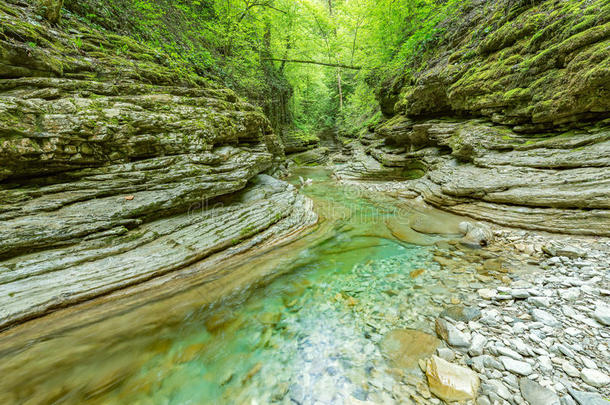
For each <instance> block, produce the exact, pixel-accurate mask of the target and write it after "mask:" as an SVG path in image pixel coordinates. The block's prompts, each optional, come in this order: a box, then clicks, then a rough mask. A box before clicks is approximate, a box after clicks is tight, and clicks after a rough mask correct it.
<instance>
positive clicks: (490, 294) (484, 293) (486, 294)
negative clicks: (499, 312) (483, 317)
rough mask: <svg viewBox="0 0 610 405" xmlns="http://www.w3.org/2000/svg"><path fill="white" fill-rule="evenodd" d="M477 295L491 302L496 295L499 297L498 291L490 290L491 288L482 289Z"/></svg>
mask: <svg viewBox="0 0 610 405" xmlns="http://www.w3.org/2000/svg"><path fill="white" fill-rule="evenodd" d="M477 293H478V294H479V296H480V297H481V298H483V299H485V300H491V299H493V298H494V297H495V296H496V295H498V292H497V291H496V290H493V289H490V288H481V289H479V290H477Z"/></svg>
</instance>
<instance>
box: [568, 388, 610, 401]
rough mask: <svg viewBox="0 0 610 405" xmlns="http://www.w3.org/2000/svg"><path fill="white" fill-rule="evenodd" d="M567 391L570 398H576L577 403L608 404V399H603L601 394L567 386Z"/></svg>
mask: <svg viewBox="0 0 610 405" xmlns="http://www.w3.org/2000/svg"><path fill="white" fill-rule="evenodd" d="M568 392H569V393H570V395H572V398H574V399H575V400H576V402H578V404H579V405H608V404H610V402H609V401H606V400H605V399H603V398H602V396H601V395H599V394H596V393H592V392H583V391H576V390H574V389H572V388H569V389H568Z"/></svg>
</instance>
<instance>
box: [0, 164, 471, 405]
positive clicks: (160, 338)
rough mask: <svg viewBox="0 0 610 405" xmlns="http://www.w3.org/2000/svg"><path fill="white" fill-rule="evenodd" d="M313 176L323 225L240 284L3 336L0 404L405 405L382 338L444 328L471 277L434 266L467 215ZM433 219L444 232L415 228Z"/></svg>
mask: <svg viewBox="0 0 610 405" xmlns="http://www.w3.org/2000/svg"><path fill="white" fill-rule="evenodd" d="M301 176H302V177H303V178H310V179H312V180H313V182H312V184H310V185H307V186H305V187H303V192H304V193H305V194H307V195H308V196H309V197H310V198H312V199H313V200H314V203H315V206H316V210H317V211H318V213H319V215H320V222H319V224H318V225H316V227H314V229H312V230H310V231H308V232H307V233H306V234H305V235H304V236H303V237H301V238H300V239H298V240H297V241H294V242H292V243H289V244H287V245H284V246H280V247H276V248H273V249H271V250H270V251H267V252H265V253H263V254H260V255H256V256H254V257H251V258H249V259H248V260H247V261H246V262H242V263H239V264H235V265H234V267H235V268H234V269H231V271H230V272H229V273H230V274H232V275H233V276H231V277H232V278H231V277H218V279H216V280H214V281H211V282H210V280H209V279H206V281H205V282H199V281H198V279H197V278H196V277H195V278H193V279H189V278H188V277H185V278H184V280H178V281H176V280H174V281H172V283H170V284H171V285H172V286H171V288H169V287H167V286H159V287H158V289H153V290H154V292H151V293H147V292H143V293H141V294H139V295H138V294H136V295H135V298H134V296H130V297H122V296H121V294H120V293H118V294H115V296H114V297H112V298H106V299H101V300H98V301H94V302H92V303H89V304H85V305H82V306H77V307H76V308H70V309H66V310H62V311H59V313H57V314H52V315H51V316H47V317H44V318H42V319H40V320H35V321H32V322H29V323H26V324H25V325H22V326H21V327H19V328H15V329H14V330H10V331H9V332H8V333H6V332H5V333H4V334H3V335H0V361H1V362H2V364H1V365H0V374H2V378H1V379H0V380H1V381H0V402H1V403H32V404H42V403H49V404H51V403H70V404H72V403H95V404H115V403H116V404H267V403H281V404H290V403H298V404H341V403H346V404H348V403H349V404H356V403H367V401H368V402H369V403H384V404H386V403H403V401H402V400H403V399H404V398H406V397H408V395H409V391H408V390H409V388H408V387H407V386H406V385H405V384H402V383H401V382H400V377H397V376H396V370H395V369H394V368H393V367H392V365H391V364H390V363H389V362H388V359H386V358H385V357H384V355H383V353H382V351H381V350H380V345H379V343H380V341H381V340H382V339H383V336H384V335H385V334H387V333H388V332H389V331H391V330H393V329H400V328H414V329H419V330H423V331H427V332H432V331H431V327H432V325H433V322H431V320H432V319H433V318H434V317H435V316H436V315H437V314H438V313H439V311H441V310H442V307H443V303H446V302H448V300H449V296H451V294H452V293H453V292H454V291H455V287H456V286H458V285H459V284H460V283H461V282H468V281H467V280H463V281H460V280H459V279H456V277H455V276H454V275H453V276H452V275H450V274H448V273H447V271H446V270H443V269H442V267H441V266H439V264H438V263H437V262H436V261H434V260H433V258H434V254H435V251H436V252H438V250H439V249H443V247H444V246H446V245H447V242H446V241H447V239H449V238H450V237H451V235H448V233H450V232H451V230H452V229H455V227H456V223H457V222H458V221H459V218H457V217H455V218H454V217H452V216H449V215H447V214H442V213H435V212H432V211H430V212H422V211H421V210H416V209H414V208H413V207H412V206H409V205H406V204H405V203H404V202H403V201H401V200H399V199H397V198H394V197H390V196H387V195H381V194H375V193H371V192H365V191H363V190H362V189H360V188H357V187H351V186H341V185H339V184H338V183H337V182H336V181H335V180H334V179H333V178H332V177H331V175H330V174H329V172H327V171H325V170H323V169H313V168H312V169H301V170H299V171H298V172H297V173H296V174H295V175H294V176H293V177H292V178H291V179H290V181H291V182H292V183H293V184H295V185H298V184H299V183H300V180H299V177H301ZM422 221H424V222H426V223H427V224H428V225H429V228H430V229H431V230H432V232H430V233H428V234H425V233H421V232H416V231H414V230H413V229H412V227H411V226H410V225H413V224H414V223H419V225H420V227H421V224H422ZM434 233H436V234H434ZM441 234H444V235H441ZM238 278H239V279H240V282H239V283H238V282H236V280H237V279H238ZM220 296H222V299H219V298H218V297H220Z"/></svg>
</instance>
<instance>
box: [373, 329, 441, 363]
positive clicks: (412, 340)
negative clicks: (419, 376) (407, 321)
mask: <svg viewBox="0 0 610 405" xmlns="http://www.w3.org/2000/svg"><path fill="white" fill-rule="evenodd" d="M440 344H441V341H440V340H438V339H437V338H436V337H435V336H432V335H429V334H427V333H425V332H421V331H418V330H414V329H396V330H393V331H390V332H389V333H388V334H386V335H385V336H384V338H383V340H382V341H381V351H382V353H383V354H384V355H385V356H386V357H387V358H389V359H390V361H391V362H392V363H393V364H394V365H395V366H396V367H400V368H406V369H417V367H418V360H420V359H424V358H426V357H429V356H431V355H432V354H434V352H435V350H436V348H437V347H438V346H439V345H440Z"/></svg>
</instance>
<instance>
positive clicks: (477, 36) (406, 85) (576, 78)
mask: <svg viewBox="0 0 610 405" xmlns="http://www.w3.org/2000/svg"><path fill="white" fill-rule="evenodd" d="M437 29H438V31H439V32H443V33H444V34H443V36H442V39H441V40H440V41H439V42H438V43H437V44H435V45H434V46H433V47H432V49H431V50H430V51H428V52H427V53H425V54H424V55H423V56H422V57H420V58H415V59H414V61H412V62H410V63H409V64H408V65H407V66H406V69H405V72H406V73H404V74H403V75H401V76H399V77H397V78H395V79H394V82H393V83H392V85H388V86H386V87H385V88H384V89H382V91H381V96H380V102H381V106H382V108H383V110H384V112H385V114H386V115H387V116H388V117H389V119H388V120H387V121H385V122H384V123H382V124H381V125H379V126H378V127H377V128H376V129H375V132H374V134H372V135H371V136H369V137H366V138H365V139H364V141H365V142H364V145H363V146H362V147H360V148H357V150H358V153H357V154H356V156H360V158H359V159H356V161H355V162H352V163H350V164H348V165H347V166H346V167H343V168H341V169H340V170H339V173H338V174H339V175H340V176H341V177H343V178H378V179H379V178H382V177H384V176H386V174H387V173H391V172H396V171H397V170H398V171H399V172H400V171H401V170H402V172H401V174H402V178H403V179H408V178H412V177H419V178H418V179H416V180H412V181H406V182H404V183H402V185H401V186H400V187H398V189H400V190H399V192H402V193H403V195H405V196H411V197H412V196H417V195H420V196H422V197H423V198H424V199H425V200H426V201H427V202H428V203H430V204H433V205H435V206H438V207H442V208H444V209H446V210H449V211H452V212H455V213H458V214H464V215H469V216H471V217H474V218H477V219H484V220H489V221H492V222H495V223H498V224H502V225H509V226H518V227H523V228H527V229H535V230H545V231H554V232H563V233H575V234H590V235H606V236H608V235H610V230H609V229H610V119H609V118H608V117H610V104H609V103H610V31H609V29H610V4H609V3H608V2H605V1H590V2H585V1H540V2H515V1H499V2H468V3H466V2H465V3H463V4H462V5H461V6H460V8H459V9H458V10H457V14H456V16H452V17H451V18H450V19H448V20H447V21H443V22H442V23H440V24H439V26H438V27H437Z"/></svg>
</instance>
